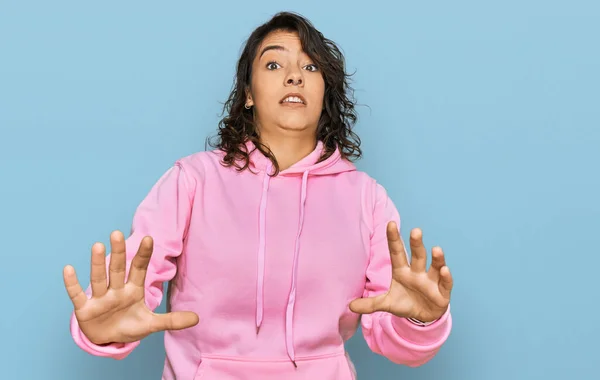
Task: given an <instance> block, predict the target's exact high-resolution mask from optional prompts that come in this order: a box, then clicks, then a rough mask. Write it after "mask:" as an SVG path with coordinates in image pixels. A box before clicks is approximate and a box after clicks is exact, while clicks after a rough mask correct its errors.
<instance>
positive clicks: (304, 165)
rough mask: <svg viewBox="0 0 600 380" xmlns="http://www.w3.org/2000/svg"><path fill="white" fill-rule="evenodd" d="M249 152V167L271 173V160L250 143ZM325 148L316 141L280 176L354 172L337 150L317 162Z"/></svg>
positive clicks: (353, 168) (321, 143) (352, 166)
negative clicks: (307, 151)
mask: <svg viewBox="0 0 600 380" xmlns="http://www.w3.org/2000/svg"><path fill="white" fill-rule="evenodd" d="M246 148H247V149H248V152H250V166H251V167H252V168H253V169H254V170H255V171H259V172H265V171H266V172H269V173H270V172H271V171H272V169H273V166H272V163H271V160H269V158H268V157H266V156H265V155H264V154H262V152H261V151H260V150H258V149H257V148H256V146H255V145H254V144H253V143H252V142H247V143H246ZM324 148H325V146H324V144H323V142H322V141H318V142H317V145H316V147H315V149H314V150H313V151H312V152H311V153H310V154H309V155H308V156H306V157H304V158H303V159H301V160H300V161H298V162H296V163H295V164H294V165H292V166H290V167H289V168H287V169H285V170H281V171H280V172H279V175H280V176H293V175H298V174H303V173H305V172H308V174H309V175H331V174H339V173H343V172H348V171H353V170H356V167H355V166H354V164H353V163H351V162H350V161H348V160H345V159H343V158H342V155H341V154H340V151H339V149H338V148H336V149H335V151H334V152H333V154H332V155H331V156H329V157H328V158H327V159H326V160H323V161H321V162H317V161H318V160H319V158H320V157H321V154H322V153H323V150H324Z"/></svg>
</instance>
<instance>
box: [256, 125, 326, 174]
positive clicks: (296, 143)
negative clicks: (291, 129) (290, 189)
mask: <svg viewBox="0 0 600 380" xmlns="http://www.w3.org/2000/svg"><path fill="white" fill-rule="evenodd" d="M260 141H261V142H262V143H263V144H265V145H266V146H267V147H268V148H269V149H270V150H271V152H273V155H274V156H275V159H276V160H277V163H278V165H279V169H280V170H285V169H287V168H289V167H290V166H292V165H294V164H295V163H296V162H298V161H300V160H302V159H303V158H304V157H306V156H308V155H309V154H310V153H312V151H313V150H314V149H315V147H316V146H317V138H316V136H314V135H304V136H300V135H297V136H282V135H278V136H274V135H270V134H268V133H264V132H261V135H260Z"/></svg>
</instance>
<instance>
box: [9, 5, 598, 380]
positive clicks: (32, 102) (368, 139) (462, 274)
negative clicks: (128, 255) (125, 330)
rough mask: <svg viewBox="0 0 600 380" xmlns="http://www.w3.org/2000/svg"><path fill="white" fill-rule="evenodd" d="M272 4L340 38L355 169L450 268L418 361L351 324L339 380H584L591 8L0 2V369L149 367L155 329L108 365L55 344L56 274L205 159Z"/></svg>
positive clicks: (589, 322) (590, 371)
mask: <svg viewBox="0 0 600 380" xmlns="http://www.w3.org/2000/svg"><path fill="white" fill-rule="evenodd" d="M280 10H293V11H298V12H300V13H302V14H303V15H305V16H307V17H308V18H309V19H310V20H312V21H313V22H314V23H315V25H316V26H317V27H318V28H319V29H320V30H322V31H323V32H324V34H325V35H326V36H328V37H329V38H331V39H333V40H334V41H336V42H337V43H339V45H340V46H341V47H342V49H343V51H344V53H345V54H346V57H347V63H348V71H350V72H355V75H354V79H353V85H354V87H355V89H356V98H357V100H358V102H359V103H360V104H361V105H360V106H359V107H358V111H359V113H360V119H359V122H358V126H357V132H358V133H359V135H360V136H361V138H362V140H363V147H364V152H365V158H364V159H363V160H361V161H359V162H358V166H359V169H362V170H366V171H367V172H368V173H369V174H371V175H372V176H373V177H375V178H376V179H378V180H379V181H380V182H381V183H382V184H384V185H385V186H386V188H387V189H388V190H389V192H390V194H391V196H392V197H393V199H394V201H395V202H396V204H397V205H398V208H399V210H400V213H401V216H402V220H403V230H402V234H403V237H404V238H405V239H407V238H408V233H409V231H410V229H411V228H413V227H421V228H423V231H424V239H425V243H426V245H427V247H428V248H431V247H432V246H433V245H437V244H439V245H441V246H442V247H443V248H444V249H445V252H446V254H447V258H448V262H449V265H450V268H451V270H452V271H453V275H454V278H455V289H454V292H453V298H452V310H453V315H454V329H453V332H452V335H451V336H450V338H449V340H448V342H447V344H446V345H445V346H444V347H443V349H442V350H441V351H440V352H439V354H438V356H437V357H435V358H434V359H433V360H432V361H431V362H429V363H427V364H426V365H424V366H423V367H420V368H415V369H411V368H406V367H401V366H396V365H393V364H391V363H390V362H389V361H387V360H386V359H384V358H382V357H380V356H377V355H375V354H373V353H371V352H370V351H369V349H368V348H367V346H366V344H365V343H364V341H363V338H362V336H361V331H360V330H359V331H358V332H357V334H356V335H355V336H354V338H352V339H351V340H350V342H349V343H348V349H349V351H350V354H351V356H352V358H353V360H354V362H355V364H356V366H357V369H358V374H359V379H382V380H385V379H390V380H391V379H411V380H424V379H452V380H459V379H460V380H496V379H498V380H500V379H501V380H504V379H527V380H529V379H545V380H554V379H577V380H584V379H598V378H599V376H600V374H599V373H600V369H599V367H598V364H597V363H598V360H597V356H598V354H600V349H599V348H598V347H599V340H600V328H599V327H598V326H599V322H600V321H599V319H598V314H599V313H600V306H599V305H600V297H599V296H598V292H597V289H598V283H599V282H598V280H597V276H598V274H599V273H600V249H599V245H598V243H597V242H598V236H600V222H599V219H600V202H599V201H598V195H599V194H600V179H599V173H600V169H599V166H600V130H599V127H600V96H599V88H600V75H599V72H600V49H599V46H600V43H599V42H598V38H599V37H600V23H599V22H598V16H599V14H600V6H599V3H598V2H594V1H592V0H590V1H570V2H567V1H562V2H558V1H514V0H513V1H503V2H500V1H497V2H493V3H492V2H481V1H474V0H473V1H466V0H456V1H451V2H447V1H426V2H419V3H418V4H417V3H415V2H410V3H409V2H398V1H391V0H390V1H385V2H383V1H366V2H358V1H357V2H354V3H352V2H348V1H343V2H342V1H302V2H297V3H289V2H280V1H244V2H241V1H240V2H233V3H232V2H229V1H217V2H201V1H179V2H169V3H168V2H164V1H163V2H156V1H126V2H117V1H104V2H100V3H98V2H85V1H52V2H42V1H6V0H5V1H2V2H0V181H1V186H0V235H1V242H2V244H1V250H0V252H1V253H0V254H1V255H2V260H1V264H0V271H1V273H0V281H1V284H0V288H1V289H2V291H3V301H4V302H3V306H4V307H3V310H2V313H1V314H0V328H1V335H0V336H1V337H2V340H3V345H2V348H1V349H0V351H1V354H0V362H1V366H0V368H2V370H1V372H2V375H1V376H0V377H2V378H3V379H11V380H12V379H48V380H50V379H57V380H80V379H89V380H99V379H108V378H110V379H158V378H160V373H161V370H162V367H163V359H164V358H163V355H164V349H163V341H162V334H156V335H154V336H151V337H149V338H147V339H145V340H144V341H143V343H142V345H141V346H140V347H138V348H137V349H136V350H135V351H134V353H132V354H131V355H130V356H129V357H128V358H127V359H126V360H123V361H115V360H110V359H102V358H96V357H92V356H89V355H88V354H85V353H84V352H83V351H81V350H80V349H79V348H77V347H76V346H75V344H74V343H73V341H72V339H71V336H70V335H69V316H70V313H71V310H72V305H71V303H70V301H69V298H68V297H67V295H66V292H65V290H64V287H63V282H62V268H63V266H64V265H66V264H72V265H74V266H75V268H76V269H77V270H78V274H79V276H80V280H81V282H82V283H84V284H87V283H88V281H89V260H90V256H89V255H90V248H91V246H92V244H93V243H94V242H95V241H102V242H104V243H106V244H108V237H109V234H110V232H111V231H112V230H114V229H120V230H122V231H124V232H126V233H128V232H129V228H130V223H131V217H132V215H133V212H134V210H135V208H136V207H137V205H138V203H139V202H140V201H141V200H142V198H143V197H144V196H145V195H146V193H147V192H148V191H149V189H150V187H151V186H152V185H153V184H154V182H155V181H156V180H157V179H158V178H159V176H160V175H161V174H162V173H163V172H164V171H165V170H166V169H167V168H168V167H169V166H170V165H172V163H173V162H174V160H176V159H177V158H179V157H182V156H185V155H188V154H191V153H193V152H196V151H201V150H204V149H205V145H204V142H205V138H206V137H207V136H208V135H211V134H213V133H214V131H215V130H216V127H217V121H218V120H219V114H220V112H221V104H222V102H223V101H225V99H226V97H227V95H228V92H229V90H230V87H231V83H232V78H233V75H234V69H235V64H236V60H237V57H238V54H239V52H240V49H241V46H242V43H243V41H244V40H245V38H247V37H248V35H249V33H250V32H251V31H252V30H253V29H254V28H255V27H256V26H258V25H259V24H260V23H262V22H264V21H266V20H267V19H268V18H270V17H271V16H272V15H273V14H274V13H276V12H278V11H280ZM224 233H226V231H224ZM340 264H342V263H340ZM159 311H164V303H163V305H162V306H161V307H160V309H159Z"/></svg>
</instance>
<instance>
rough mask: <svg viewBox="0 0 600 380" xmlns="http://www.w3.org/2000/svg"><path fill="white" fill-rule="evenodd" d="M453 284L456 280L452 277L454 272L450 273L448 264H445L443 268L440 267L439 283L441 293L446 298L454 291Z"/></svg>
mask: <svg viewBox="0 0 600 380" xmlns="http://www.w3.org/2000/svg"><path fill="white" fill-rule="evenodd" d="M453 286H454V280H453V279H452V274H450V269H449V268H448V267H447V266H443V267H442V269H440V282H439V283H438V288H439V289H440V294H441V295H442V296H443V297H444V298H446V299H450V293H451V292H452V287H453Z"/></svg>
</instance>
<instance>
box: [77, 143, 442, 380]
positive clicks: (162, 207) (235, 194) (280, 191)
mask: <svg viewBox="0 0 600 380" xmlns="http://www.w3.org/2000/svg"><path fill="white" fill-rule="evenodd" d="M248 146H250V147H252V146H251V145H250V144H249V145H248ZM322 149H323V145H322V144H321V143H319V144H318V146H317V148H316V149H315V151H314V152H312V153H311V154H310V155H309V156H307V157H306V158H304V159H303V160H301V161H300V162H298V163H297V164H295V165H294V166H292V167H291V168H289V169H287V170H284V171H282V172H281V173H280V174H279V175H278V176H276V177H271V176H269V175H267V173H268V172H269V170H270V169H271V164H270V161H269V160H268V159H267V158H266V157H265V156H263V155H262V154H261V153H260V152H259V151H258V150H256V151H255V152H254V153H252V155H251V169H252V171H253V172H254V173H252V172H250V171H248V170H246V171H244V172H241V173H240V172H237V171H236V170H235V169H234V168H226V167H224V166H222V165H221V164H220V162H219V161H220V159H221V158H222V156H223V154H222V152H220V151H218V150H216V151H210V152H199V153H195V154H192V155H190V156H187V157H184V158H182V159H180V160H178V161H177V162H176V163H175V164H174V166H173V167H171V168H170V169H169V170H168V171H167V172H166V173H165V174H164V175H163V176H162V177H161V178H160V180H159V181H158V182H157V183H156V184H155V185H154V186H153V188H152V189H151V191H150V192H149V194H148V195H147V196H146V198H145V199H144V200H143V201H142V203H141V204H140V205H139V207H138V209H137V211H136V213H135V216H134V219H133V226H132V232H131V235H130V236H129V237H128V239H127V242H126V243H127V258H128V264H129V263H130V260H131V259H132V258H133V256H134V254H135V252H136V250H137V248H138V245H139V243H140V241H141V239H142V237H144V236H146V235H150V236H152V237H153V238H154V249H155V250H154V254H153V257H152V260H151V262H150V266H149V268H148V273H147V278H146V303H147V305H148V307H149V308H150V309H152V310H154V309H155V308H156V307H157V306H158V305H159V304H160V303H161V301H162V299H163V283H164V282H165V281H172V284H171V291H170V293H171V295H170V306H171V310H173V311H175V310H189V311H194V312H195V313H197V314H198V316H199V317H200V322H199V323H198V324H197V325H196V326H195V327H193V328H189V329H186V330H182V331H167V332H165V349H166V360H165V365H164V372H163V377H162V378H163V379H165V380H173V379H202V380H233V379H241V378H243V379H260V380H274V379H288V380H294V379H323V380H325V379H331V380H334V379H335V380H350V379H354V378H355V377H356V374H355V372H354V369H353V365H352V363H351V362H350V360H349V359H348V357H347V355H346V352H345V349H344V342H345V341H346V340H348V339H349V338H350V337H351V336H352V335H353V334H354V333H355V331H356V329H357V327H358V324H359V323H361V326H362V331H363V335H364V338H365V340H366V342H367V344H368V346H369V347H370V348H371V350H373V352H375V353H377V354H380V355H383V356H385V357H387V358H388V359H389V360H391V361H393V362H395V363H398V364H404V365H407V366H418V365H421V364H424V363H425V362H427V361H428V360H430V359H431V358H432V357H433V356H434V355H435V354H436V353H437V351H438V350H439V348H440V347H441V345H442V344H443V343H444V342H445V341H446V339H447V337H448V335H449V334H450V330H451V325H452V322H451V316H450V312H449V311H448V312H447V313H446V314H445V315H444V316H443V317H442V318H441V319H439V320H438V321H436V322H434V323H433V324H430V325H428V326H420V325H417V324H415V323H413V322H411V321H409V320H407V319H404V318H399V317H396V316H394V315H392V314H389V313H383V312H381V313H374V314H369V315H363V316H362V318H360V317H361V316H359V315H357V314H355V313H353V312H351V311H350V309H349V308H348V304H349V303H350V302H351V301H352V300H354V299H355V298H358V297H368V296H373V295H376V294H381V293H384V292H386V291H387V290H388V288H389V285H390V281H391V264H390V255H389V250H388V245H387V239H386V225H387V223H388V222H389V221H395V222H396V223H398V225H400V220H399V215H398V212H397V210H396V208H395V207H394V204H393V203H392V201H391V200H390V199H389V198H388V196H387V194H386V191H385V190H384V188H383V187H382V186H381V185H379V184H378V183H376V182H375V180H373V179H372V178H370V177H369V176H368V175H367V174H365V173H363V172H360V171H358V170H357V169H356V168H355V166H354V165H353V164H352V163H350V162H349V161H347V160H344V159H342V158H341V157H340V154H339V152H336V153H335V154H334V155H333V156H331V157H330V158H329V159H327V160H326V161H323V162H320V163H315V162H316V161H317V160H318V157H319V156H320V153H321V151H322ZM71 333H72V335H73V338H74V340H75V342H76V343H77V345H79V346H80V347H81V348H82V349H84V350H85V351H87V352H88V353H90V354H93V355H97V356H104V357H112V358H115V359H122V358H125V357H126V356H127V355H128V354H129V353H131V351H132V350H133V349H134V348H135V347H136V346H137V345H138V344H139V342H135V343H129V344H112V345H108V346H97V345H95V344H93V343H91V342H90V341H89V340H88V339H86V337H85V335H84V334H82V332H81V330H80V329H79V327H78V325H77V320H76V319H75V318H72V319H71Z"/></svg>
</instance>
